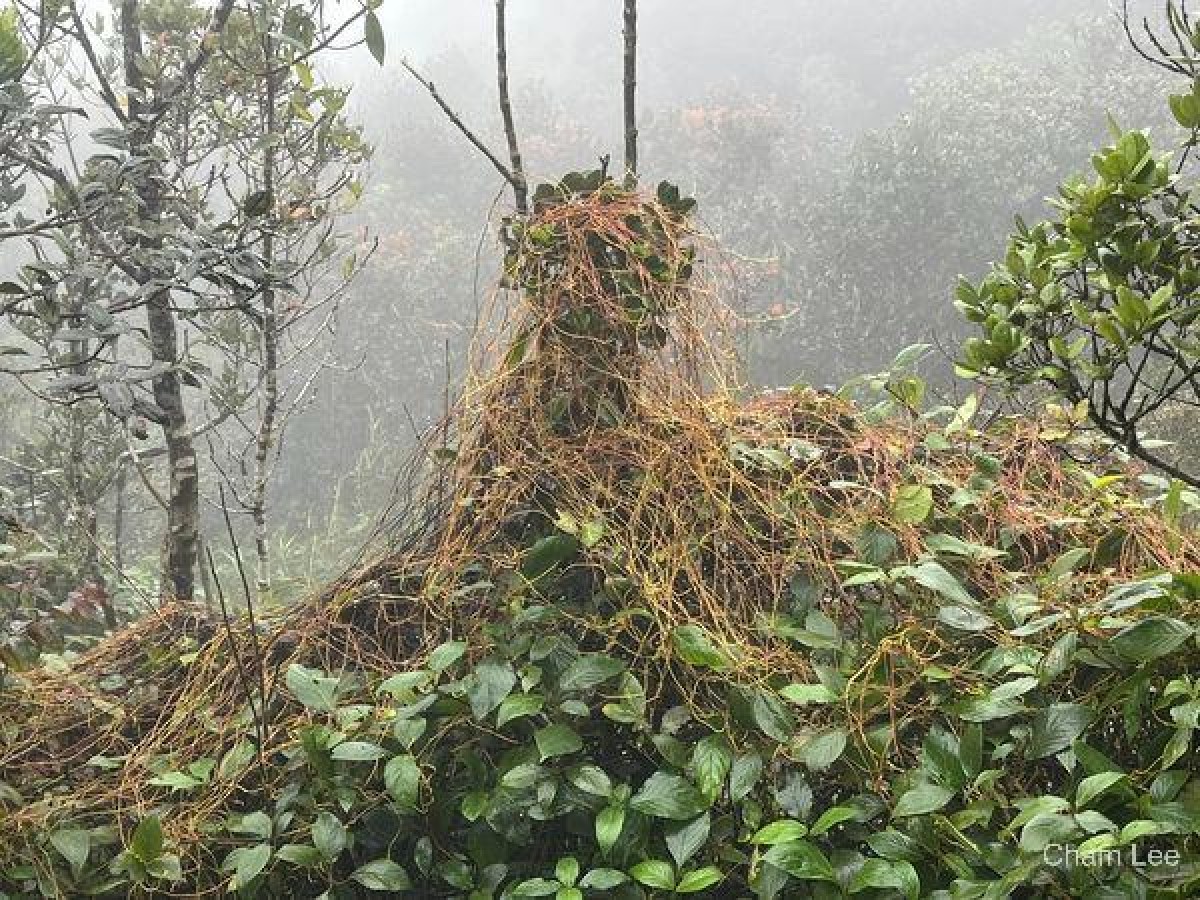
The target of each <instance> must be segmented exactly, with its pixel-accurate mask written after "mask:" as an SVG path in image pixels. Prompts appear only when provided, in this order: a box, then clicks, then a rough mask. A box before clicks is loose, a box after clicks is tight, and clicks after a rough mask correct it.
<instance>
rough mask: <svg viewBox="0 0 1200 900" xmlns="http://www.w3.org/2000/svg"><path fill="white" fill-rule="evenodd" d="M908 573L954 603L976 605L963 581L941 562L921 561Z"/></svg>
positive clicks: (924, 585)
mask: <svg viewBox="0 0 1200 900" xmlns="http://www.w3.org/2000/svg"><path fill="white" fill-rule="evenodd" d="M906 571H907V573H908V575H909V576H910V577H911V578H912V579H913V581H915V582H916V583H917V584H919V585H921V587H924V588H928V589H929V590H931V591H933V592H934V593H935V594H939V595H941V596H942V597H945V598H946V599H947V600H950V601H953V602H954V603H961V604H964V605H966V606H968V607H971V606H974V605H975V601H974V599H973V598H972V597H971V595H970V594H969V593H967V589H966V588H964V587H963V585H962V582H961V581H959V580H958V579H957V578H955V577H954V576H953V575H951V574H950V573H949V572H948V571H947V570H946V568H945V566H943V565H942V564H941V563H939V562H933V561H932V560H929V561H926V562H923V563H921V564H920V565H916V566H911V567H910V568H908V569H907V570H906Z"/></svg>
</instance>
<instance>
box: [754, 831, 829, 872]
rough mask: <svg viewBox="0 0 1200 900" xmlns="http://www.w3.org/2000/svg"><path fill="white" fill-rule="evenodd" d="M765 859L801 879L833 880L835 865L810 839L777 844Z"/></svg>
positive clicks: (764, 856)
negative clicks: (831, 863)
mask: <svg viewBox="0 0 1200 900" xmlns="http://www.w3.org/2000/svg"><path fill="white" fill-rule="evenodd" d="M763 859H764V860H765V861H766V862H769V863H770V864H771V865H773V866H775V867H777V868H780V869H782V870H783V871H785V872H787V873H788V874H789V875H791V876H792V877H793V878H798V879H800V880H801V881H833V880H834V872H833V866H832V865H830V863H829V860H828V859H826V858H825V854H824V853H822V852H821V851H820V850H819V849H817V847H816V845H815V844H810V843H809V842H808V841H789V842H788V843H786V844H776V845H774V846H773V847H771V848H770V849H769V850H768V851H767V852H766V853H764V854H763Z"/></svg>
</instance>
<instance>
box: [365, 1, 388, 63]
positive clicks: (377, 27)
mask: <svg viewBox="0 0 1200 900" xmlns="http://www.w3.org/2000/svg"><path fill="white" fill-rule="evenodd" d="M363 37H364V38H366V42H367V49H368V50H369V51H371V55H372V56H373V57H375V62H377V63H379V65H381V66H382V65H383V60H384V58H385V56H386V55H387V42H386V40H385V38H384V36H383V25H382V24H381V23H380V21H379V16H377V15H376V14H375V12H374V11H373V10H368V11H367V14H366V18H365V19H364V21H363Z"/></svg>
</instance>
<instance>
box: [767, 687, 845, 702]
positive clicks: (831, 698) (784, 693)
mask: <svg viewBox="0 0 1200 900" xmlns="http://www.w3.org/2000/svg"><path fill="white" fill-rule="evenodd" d="M779 696H781V697H782V698H783V699H784V700H787V701H788V702H789V703H795V704H796V705H797V706H808V705H809V704H813V703H817V704H825V703H836V702H837V700H838V695H837V694H835V693H834V692H833V691H831V690H830V689H829V688H827V687H826V686H825V685H823V684H789V685H787V686H786V687H782V688H780V689H779Z"/></svg>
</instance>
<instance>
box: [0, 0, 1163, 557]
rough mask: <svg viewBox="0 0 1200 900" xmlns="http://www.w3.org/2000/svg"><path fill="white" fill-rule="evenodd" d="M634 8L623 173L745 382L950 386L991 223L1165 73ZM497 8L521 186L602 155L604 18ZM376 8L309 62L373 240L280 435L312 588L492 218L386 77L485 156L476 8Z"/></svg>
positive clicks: (445, 345)
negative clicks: (701, 269)
mask: <svg viewBox="0 0 1200 900" xmlns="http://www.w3.org/2000/svg"><path fill="white" fill-rule="evenodd" d="M641 6H642V9H641V14H640V28H639V32H640V43H639V58H640V63H639V69H640V71H639V83H638V90H639V95H638V100H639V117H640V129H641V133H640V155H641V160H642V174H643V180H644V181H645V182H647V183H651V184H652V183H654V182H657V181H658V180H659V179H668V180H670V181H672V182H675V183H678V184H679V185H680V186H681V187H682V189H683V190H684V191H685V192H688V193H691V194H694V195H695V196H696V197H697V198H698V200H699V216H698V221H699V224H700V226H701V228H702V229H703V230H705V231H706V232H707V233H708V235H709V236H710V237H711V239H712V241H713V247H714V249H711V250H709V251H707V252H706V259H707V261H708V263H709V264H710V266H711V267H713V268H714V269H716V270H719V272H720V274H721V278H722V284H723V290H724V291H725V292H726V296H725V298H724V299H725V300H726V301H727V302H728V303H729V304H730V305H731V306H732V307H733V308H734V310H735V311H736V312H737V313H738V315H739V316H740V322H741V324H740V327H739V329H738V332H737V340H738V347H739V349H740V351H741V354H742V357H743V362H744V364H745V368H746V373H747V384H748V389H752V387H753V386H760V387H766V386H770V387H777V386H786V385H791V384H794V383H798V382H805V383H812V384H816V385H836V384H839V383H841V382H843V381H845V380H846V379H848V378H851V377H853V376H854V375H857V374H859V373H862V372H870V371H874V370H877V369H879V368H880V367H882V366H884V365H886V364H887V362H888V361H889V360H891V359H892V358H893V357H894V356H895V355H896V353H897V352H898V351H899V350H901V349H902V348H903V347H905V346H906V345H909V344H913V343H916V342H925V343H930V344H932V345H933V346H934V348H935V349H934V352H933V353H932V355H931V357H930V360H929V362H928V363H927V364H926V368H927V374H928V375H929V377H930V379H931V382H932V383H934V384H935V385H938V386H940V387H943V388H944V389H946V390H947V391H949V392H951V393H953V392H954V390H956V389H955V388H953V386H952V385H951V384H950V382H951V372H952V363H953V361H954V357H955V354H956V352H957V347H958V345H959V343H960V340H961V337H962V333H963V326H962V323H961V317H960V316H959V315H958V313H957V312H956V311H955V309H954V307H953V305H952V300H951V298H952V294H953V289H954V285H955V281H956V279H957V277H958V276H959V275H960V274H965V275H968V276H977V275H979V274H981V273H982V272H984V271H985V270H986V268H987V266H988V265H989V263H990V262H991V261H993V260H996V259H999V258H1002V256H1003V254H1004V250H1005V239H1006V235H1007V234H1008V233H1009V231H1010V230H1011V228H1012V223H1013V217H1014V215H1017V214H1020V215H1024V216H1027V217H1036V216H1037V215H1039V213H1040V212H1041V211H1043V210H1044V209H1045V202H1044V201H1045V198H1046V197H1047V196H1049V195H1052V194H1053V193H1054V191H1055V187H1056V185H1058V184H1059V183H1061V182H1062V181H1063V180H1064V179H1065V178H1067V177H1068V176H1070V175H1071V174H1072V173H1074V172H1078V171H1083V170H1086V169H1087V167H1088V166H1089V158H1090V155H1091V154H1092V153H1093V152H1094V150H1095V149H1096V148H1097V147H1098V146H1099V145H1100V144H1101V142H1103V141H1104V140H1105V138H1106V135H1107V125H1106V116H1108V115H1110V114H1111V115H1112V116H1113V117H1115V119H1116V120H1118V121H1119V122H1121V123H1122V124H1123V125H1126V126H1128V127H1150V128H1152V129H1161V128H1163V127H1164V126H1165V124H1166V122H1167V120H1168V118H1169V116H1168V113H1167V106H1166V103H1165V99H1164V98H1165V95H1166V93H1167V92H1168V88H1167V85H1168V82H1167V80H1166V79H1165V77H1164V76H1163V75H1162V73H1161V72H1160V71H1158V70H1156V69H1155V68H1153V67H1152V66H1150V65H1148V64H1146V63H1145V62H1143V61H1141V60H1139V59H1138V58H1137V57H1136V55H1135V54H1134V53H1133V51H1132V50H1131V49H1130V48H1129V46H1128V44H1127V41H1126V39H1125V36H1124V34H1123V33H1122V30H1121V27H1120V22H1119V19H1118V16H1117V11H1116V10H1115V9H1114V8H1113V7H1112V6H1111V5H1110V4H1107V3H1097V2H1094V0H1008V2H1004V3H995V2H986V3H985V2H982V0H869V2H868V0H845V2H832V3H831V2H827V0H744V2H742V3H730V2H728V0H648V2H644V3H642V4H641ZM1143 6H1144V8H1145V9H1146V10H1147V11H1148V12H1149V11H1152V10H1157V8H1158V7H1157V5H1156V4H1151V3H1145V4H1143ZM510 7H511V8H510V11H509V61H510V69H511V82H512V91H513V106H514V111H515V118H516V126H517V131H518V135H519V138H520V141H521V145H522V151H523V154H524V157H525V160H526V165H527V168H528V171H529V173H530V176H531V179H532V180H534V181H535V182H536V181H538V180H549V181H553V180H556V179H557V178H559V177H560V176H561V175H562V174H564V173H566V172H568V171H572V170H586V169H591V168H595V167H597V166H599V165H600V160H601V158H602V157H607V156H611V158H612V160H614V161H615V160H619V159H620V144H621V17H620V4H619V3H617V2H616V0H570V2H564V0H513V2H512V3H511V4H510ZM380 18H381V22H382V25H383V31H384V35H385V38H386V61H385V64H384V65H382V66H380V65H379V64H377V63H376V61H375V60H374V59H373V58H372V57H371V54H370V53H369V52H368V50H367V48H366V47H365V46H364V45H363V44H362V43H361V42H360V41H358V40H357V37H358V35H359V34H361V30H358V29H355V30H353V31H352V33H353V35H354V39H347V40H345V41H343V42H342V43H343V44H346V45H348V46H345V47H344V48H343V49H342V50H340V51H338V52H333V53H326V54H323V55H322V56H321V58H320V59H319V61H318V64H317V73H318V77H319V78H321V79H322V80H324V81H325V82H326V83H329V84H331V85H344V86H350V87H352V91H351V95H350V101H349V104H348V107H347V109H348V113H349V118H350V120H351V121H354V122H357V123H360V124H361V125H362V127H363V129H364V133H365V137H366V139H367V141H368V142H369V143H370V144H371V145H372V147H373V154H372V157H371V160H370V163H369V165H367V167H366V176H367V177H366V180H365V190H364V193H363V197H362V200H361V202H360V204H359V205H358V207H357V208H356V209H354V210H353V211H352V212H351V213H350V214H349V215H348V216H347V217H345V218H344V219H343V220H342V221H341V223H340V225H339V230H340V232H341V233H343V234H344V236H345V244H346V245H353V244H355V243H358V244H361V245H362V246H364V247H366V246H372V245H373V246H374V247H375V249H374V252H373V254H371V255H370V258H369V259H367V261H366V263H365V265H364V266H363V269H362V271H361V272H360V273H359V275H358V276H357V277H356V279H355V280H354V281H353V283H352V284H351V286H350V288H349V290H348V292H347V293H346V295H345V298H344V301H343V303H342V306H341V309H340V312H339V314H338V316H337V318H336V329H330V331H331V332H333V331H335V332H336V333H335V334H331V335H326V336H325V338H323V341H324V344H323V346H324V349H325V352H327V353H328V355H329V356H328V358H329V359H331V360H333V361H334V363H333V364H332V365H330V366H329V367H327V368H326V371H324V373H323V374H321V376H320V377H319V378H317V379H315V380H314V382H313V384H312V389H311V390H310V391H308V392H307V393H306V394H305V396H304V398H303V402H302V403H301V404H300V407H299V408H298V410H297V411H296V414H295V416H293V417H291V418H290V419H289V424H288V431H287V433H286V435H285V436H284V438H283V442H282V452H281V464H280V468H279V470H278V472H277V473H276V475H275V477H274V480H273V483H272V493H273V496H274V497H275V500H274V501H273V503H274V514H275V515H276V516H277V518H278V522H279V526H278V529H279V535H278V540H279V542H280V547H281V548H288V547H291V548H292V550H286V549H281V552H280V553H279V554H277V559H278V562H277V565H278V566H279V567H280V568H281V569H286V568H288V567H291V568H293V569H297V568H299V569H303V571H304V572H305V573H306V574H309V575H312V576H313V577H316V575H317V574H319V573H321V572H328V571H332V570H334V569H336V568H337V566H339V565H340V564H341V563H342V562H343V561H344V558H345V555H344V554H345V551H346V550H347V548H352V547H354V546H355V545H356V543H357V542H358V541H359V540H360V539H361V538H362V537H364V536H365V535H366V534H368V533H369V532H370V531H371V530H372V528H373V526H374V524H375V523H376V522H377V521H378V519H379V517H380V516H381V515H382V514H383V512H384V510H385V509H386V507H387V505H388V502H389V498H390V496H391V492H392V486H393V484H394V481H395V478H396V473H397V471H398V469H399V467H400V464H401V462H402V460H404V459H405V458H406V456H407V455H408V453H409V452H410V450H411V448H412V447H413V444H414V442H415V440H416V439H417V437H418V436H419V435H420V434H421V433H422V432H423V431H424V430H425V429H428V428H429V427H430V426H431V425H432V424H433V423H434V422H436V421H437V419H438V417H439V416H440V415H441V413H442V411H443V410H444V408H445V404H446V402H447V398H448V397H450V396H452V395H453V393H454V391H455V389H456V386H457V385H458V384H459V383H460V382H461V379H462V377H463V375H464V372H465V366H466V351H467V348H468V346H469V344H470V341H471V338H472V329H473V326H474V323H475V320H476V313H477V310H478V308H479V306H480V304H481V303H483V302H484V300H485V298H486V296H487V295H488V292H489V291H490V289H491V286H492V285H493V284H494V283H495V280H496V276H497V274H498V262H499V260H498V252H497V241H496V231H497V227H498V224H499V220H500V217H501V216H503V215H504V214H505V213H507V212H509V211H510V209H511V203H512V198H511V195H510V194H509V193H508V192H507V191H506V186H505V184H504V182H503V180H502V179H501V178H500V177H499V176H498V175H497V173H496V171H495V170H494V169H493V168H492V167H491V166H490V165H489V163H488V162H487V160H486V159H485V158H484V157H483V156H482V155H481V154H480V153H478V152H477V151H476V150H475V148H473V147H472V146H471V145H470V144H469V142H468V141H467V140H466V139H465V138H464V136H463V135H462V134H461V133H459V131H457V130H456V129H455V128H454V127H453V125H452V124H451V123H450V122H449V121H448V120H447V118H446V117H445V116H444V115H443V114H442V112H441V111H440V110H439V109H438V108H437V106H436V105H435V104H434V102H433V101H432V99H431V97H430V96H429V94H428V93H427V91H426V90H425V89H424V88H423V87H422V86H421V85H420V84H418V83H417V82H416V81H415V80H414V79H413V78H412V77H411V76H410V75H409V74H408V73H407V72H405V70H404V69H403V67H402V66H401V64H400V63H401V61H402V60H407V61H409V62H410V63H411V64H412V65H413V66H414V67H415V68H416V69H417V70H418V71H419V72H420V73H422V74H423V75H424V76H425V77H427V78H429V79H430V80H432V82H433V83H434V84H435V85H436V87H437V90H438V91H439V92H440V94H441V95H442V96H443V97H444V99H445V100H446V102H447V103H448V104H449V105H450V106H451V107H452V108H453V109H454V110H455V112H456V113H457V114H459V115H460V116H461V117H462V118H463V120H464V121H465V122H466V123H467V124H468V126H469V127H470V128H471V129H472V130H473V131H474V132H475V133H476V134H477V135H478V136H479V137H480V139H481V140H483V141H484V142H485V143H486V144H488V145H489V146H490V147H493V148H495V149H496V150H497V151H501V150H502V148H503V146H504V135H503V131H502V128H501V120H500V115H499V109H498V106H497V102H496V83H495V79H496V75H495V47H494V30H493V29H494V23H493V18H492V4H491V3H490V2H486V0H403V2H401V0H388V2H386V3H384V4H383V6H382V7H381V9H380ZM349 45H353V46H349ZM501 155H503V154H502V153H501ZM617 165H618V164H617V163H616V162H613V163H612V168H613V169H614V170H615V169H616V167H617ZM6 252H11V251H10V250H9V249H6ZM3 390H4V391H5V392H7V393H11V391H12V387H11V385H8V386H5V387H4V388H3ZM33 409H34V407H32V406H29V405H27V404H24V403H21V402H13V403H10V404H9V407H8V409H7V411H4V412H3V413H2V414H3V415H4V416H6V419H5V422H6V430H7V442H8V443H7V449H8V451H9V452H12V451H13V448H14V447H16V446H17V445H20V444H21V441H22V440H24V437H25V436H26V435H27V434H28V432H29V431H30V430H31V429H32V430H34V431H36V414H35V413H34V412H33ZM4 449H5V448H4V447H0V451H2V450H4ZM210 494H211V491H210ZM209 499H210V505H211V504H212V503H215V501H214V500H213V498H212V497H210V498H209ZM141 508H142V510H143V511H152V510H153V508H154V507H153V504H151V503H149V501H146V502H145V504H144V505H143V506H142V507H141ZM292 552H294V558H290V557H289V556H288V553H292Z"/></svg>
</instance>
